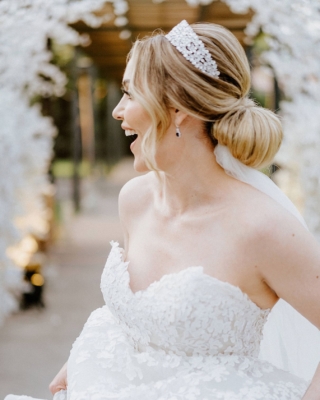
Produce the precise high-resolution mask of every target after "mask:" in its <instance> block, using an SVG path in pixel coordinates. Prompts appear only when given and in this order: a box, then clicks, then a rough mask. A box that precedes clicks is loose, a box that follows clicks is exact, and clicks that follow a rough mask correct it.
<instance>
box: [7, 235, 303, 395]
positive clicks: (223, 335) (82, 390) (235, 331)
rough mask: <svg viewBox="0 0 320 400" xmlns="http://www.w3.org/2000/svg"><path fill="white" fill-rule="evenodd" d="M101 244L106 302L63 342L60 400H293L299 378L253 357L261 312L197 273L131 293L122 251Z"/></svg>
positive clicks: (233, 291) (232, 290)
mask: <svg viewBox="0 0 320 400" xmlns="http://www.w3.org/2000/svg"><path fill="white" fill-rule="evenodd" d="M111 245H112V249H111V252H110V254H109V257H108V260H107V263H106V266H105V268H104V271H103V274H102V278H101V290H102V294H103V297H104V300H105V303H106V304H105V306H103V307H101V308H99V309H97V310H95V311H94V312H93V313H92V314H91V315H90V317H89V319H88V321H87V322H86V324H85V325H84V328H83V330H82V332H81V334H80V336H79V337H78V338H77V339H76V341H75V343H74V344H73V347H72V350H71V353H70V357H69V361H68V390H67V394H66V397H67V399H68V400H88V399H91V400H106V399H119V400H129V399H130V400H213V399H223V400H255V399H263V400H295V399H296V400H298V399H302V397H303V394H304V393H305V391H306V389H307V386H308V383H307V382H306V381H304V380H302V379H300V378H298V377H296V376H295V375H292V374H290V373H289V372H286V371H282V370H280V369H277V368H276V367H274V366H273V365H271V364H270V363H268V362H266V361H262V360H260V359H259V358H258V355H259V347H260V342H261V339H262V332H263V327H264V324H265V322H266V320H267V317H268V314H269V311H270V310H262V309H260V308H259V307H258V306H257V305H256V304H255V303H254V302H252V300H250V298H249V297H248V296H247V295H246V294H244V293H243V292H242V291H241V290H240V288H238V287H236V286H233V285H231V284H229V283H227V282H223V281H220V280H218V279H216V278H213V277H211V276H209V275H207V274H205V273H204V272H203V268H202V267H201V266H194V267H189V268H187V269H184V270H182V271H180V272H178V273H172V274H167V275H165V276H163V277H162V278H161V279H160V280H158V281H156V282H154V283H152V284H151V285H150V286H149V287H148V288H147V289H145V290H141V291H138V292H136V293H133V292H132V290H131V289H130V277H129V273H128V262H124V261H123V250H122V249H121V248H120V247H119V245H118V243H115V242H111ZM61 395H62V394H61ZM11 398H12V399H21V400H22V399H27V397H20V396H17V397H15V396H12V397H10V399H11ZM61 398H62V397H61ZM28 399H30V398H29V397H28ZM8 400H9V397H8Z"/></svg>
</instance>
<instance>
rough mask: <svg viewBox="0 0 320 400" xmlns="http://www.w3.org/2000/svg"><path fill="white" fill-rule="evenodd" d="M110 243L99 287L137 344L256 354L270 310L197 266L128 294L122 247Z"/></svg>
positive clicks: (197, 352) (180, 350) (182, 352)
mask: <svg viewBox="0 0 320 400" xmlns="http://www.w3.org/2000/svg"><path fill="white" fill-rule="evenodd" d="M111 244H112V250H111V252H110V254H109V257H108V260H107V262H106V265H105V268H104V272H103V274H102V279H101V290H102V293H103V297H104V300H105V302H106V305H107V306H108V308H109V310H110V311H111V312H112V314H113V315H114V316H115V318H116V319H117V320H118V322H119V323H120V324H121V325H122V327H123V329H124V330H125V331H126V332H127V333H128V335H130V337H131V338H132V340H133V342H134V344H135V346H136V348H142V349H143V348H144V346H149V345H150V346H154V347H157V348H161V349H163V350H165V351H166V352H170V353H175V354H177V355H187V356H191V355H193V356H208V355H212V356H216V355H242V356H253V357H256V356H258V353H259V345H260V341H261V339H262V330H263V326H264V323H265V321H266V318H267V316H268V314H269V310H262V309H260V308H259V307H258V306H257V305H256V304H255V303H253V302H252V300H250V298H249V297H248V296H247V295H246V294H244V293H243V292H242V291H241V290H240V288H238V287H236V286H233V285H231V284H229V283H227V282H223V281H220V280H218V279H216V278H213V277H211V276H209V275H207V274H205V273H204V272H203V268H202V267H201V266H194V267H189V268H186V269H184V270H182V271H180V272H178V273H172V274H168V275H164V276H163V277H162V278H161V279H160V280H158V281H156V282H154V283H152V284H151V285H150V286H149V287H148V288H147V289H145V290H141V291H138V292H136V293H133V292H132V291H131V289H130V277H129V273H128V262H124V261H123V250H122V249H121V248H120V247H119V245H118V243H116V242H111Z"/></svg>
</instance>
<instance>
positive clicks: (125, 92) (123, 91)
mask: <svg viewBox="0 0 320 400" xmlns="http://www.w3.org/2000/svg"><path fill="white" fill-rule="evenodd" d="M121 90H122V93H123V94H125V95H127V96H128V97H129V99H131V94H130V93H129V92H128V91H127V90H125V89H121Z"/></svg>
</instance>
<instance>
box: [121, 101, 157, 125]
mask: <svg viewBox="0 0 320 400" xmlns="http://www.w3.org/2000/svg"><path fill="white" fill-rule="evenodd" d="M124 119H125V121H126V122H127V123H128V124H129V125H130V126H131V127H132V128H133V129H136V130H138V131H139V132H140V133H143V132H144V131H146V130H147V129H148V128H149V126H150V124H151V118H150V117H149V116H148V114H147V112H146V111H145V110H144V109H143V108H142V107H141V106H140V104H137V103H135V102H133V101H132V102H130V103H129V104H128V105H127V107H126V109H125V112H124Z"/></svg>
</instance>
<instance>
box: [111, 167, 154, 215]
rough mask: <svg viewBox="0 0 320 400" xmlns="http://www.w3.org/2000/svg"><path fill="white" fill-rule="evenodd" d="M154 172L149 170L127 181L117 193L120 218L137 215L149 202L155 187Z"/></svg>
mask: <svg viewBox="0 0 320 400" xmlns="http://www.w3.org/2000/svg"><path fill="white" fill-rule="evenodd" d="M155 179H156V177H155V174H154V172H149V173H147V174H145V175H142V176H138V177H136V178H133V179H131V180H130V181H128V182H127V183H126V184H125V185H124V186H123V187H122V189H121V191H120V193H119V214H120V218H121V219H128V218H130V216H134V215H137V214H139V213H141V212H142V211H143V210H145V209H146V208H147V207H148V205H150V204H151V201H152V195H153V192H154V187H155Z"/></svg>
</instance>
